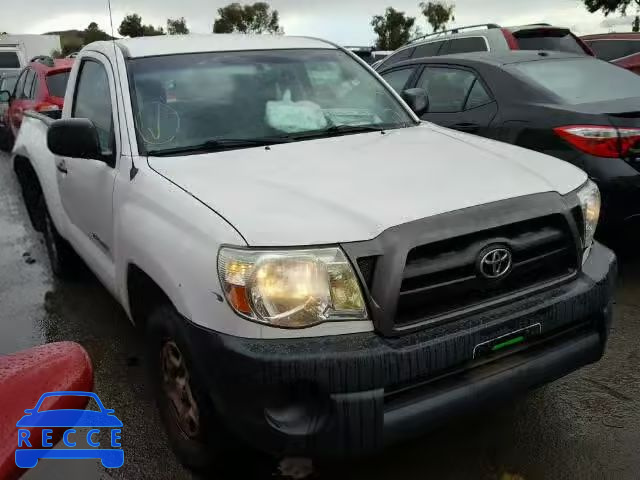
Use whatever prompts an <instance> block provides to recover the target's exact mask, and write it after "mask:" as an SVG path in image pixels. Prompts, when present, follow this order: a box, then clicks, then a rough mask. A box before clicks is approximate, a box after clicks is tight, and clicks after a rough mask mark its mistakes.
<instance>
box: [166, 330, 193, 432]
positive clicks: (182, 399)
mask: <svg viewBox="0 0 640 480" xmlns="http://www.w3.org/2000/svg"><path fill="white" fill-rule="evenodd" d="M160 363H161V366H162V384H163V389H164V392H165V395H166V396H167V398H168V400H169V403H170V405H171V410H172V412H173V414H174V417H175V420H176V423H177V424H178V427H180V430H182V432H183V433H184V434H185V435H186V436H187V437H189V438H195V437H197V436H198V434H199V433H200V414H199V410H198V404H197V403H196V400H195V398H194V396H193V392H192V391H191V384H190V376H189V370H188V368H187V364H186V362H185V359H184V356H183V355H182V352H180V349H179V348H178V345H176V343H175V342H174V341H172V340H168V341H166V342H165V343H164V345H163V346H162V351H161V354H160Z"/></svg>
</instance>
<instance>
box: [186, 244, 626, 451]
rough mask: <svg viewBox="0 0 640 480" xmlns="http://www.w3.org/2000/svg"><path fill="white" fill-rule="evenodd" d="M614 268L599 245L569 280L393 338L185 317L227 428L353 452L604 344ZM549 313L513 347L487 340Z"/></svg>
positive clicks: (593, 353) (576, 361)
mask: <svg viewBox="0 0 640 480" xmlns="http://www.w3.org/2000/svg"><path fill="white" fill-rule="evenodd" d="M615 277H616V260H615V256H614V255H613V253H612V252H611V251H610V250H608V249H606V248H605V247H603V246H601V245H599V244H596V245H595V246H594V248H593V250H592V253H591V255H590V257H589V259H588V260H587V262H586V263H585V265H584V267H583V269H582V271H581V272H580V274H579V275H578V276H577V277H576V278H575V279H574V280H572V281H570V282H569V283H565V284H563V285H560V286H557V287H554V288H552V289H550V290H547V291H544V292H541V293H538V294H536V295H534V296H531V297H529V298H525V299H521V300H519V301H516V302H513V303H511V304H507V305H503V306H501V307H497V308H494V309H491V310H486V311H484V312H481V313H477V314H474V315H472V316H469V317H465V318H462V319H459V320H456V321H452V322H450V323H448V324H444V325H438V326H436V327H433V328H428V329H424V330H421V331H417V332H414V333H411V334H407V335H404V336H400V337H395V338H387V337H381V336H379V335H377V334H376V333H366V334H354V335H344V336H334V337H320V338H301V339H286V340H256V339H243V338H238V337H231V336H228V335H223V334H219V333H215V332H211V331H209V330H204V329H202V328H200V327H197V326H195V325H193V324H190V323H186V324H185V325H186V326H185V328H186V333H187V335H186V338H187V339H188V341H189V343H190V348H191V354H192V358H195V359H198V361H197V362H196V364H195V365H194V366H193V367H194V368H195V369H196V371H197V375H198V377H199V378H200V379H203V380H204V382H205V385H206V388H207V391H208V392H209V394H210V397H211V399H212V401H213V403H214V405H215V407H216V409H217V411H218V412H219V414H220V415H221V418H222V419H223V421H224V422H225V423H226V425H227V427H228V428H229V429H230V430H231V431H232V432H233V433H234V434H236V435H238V436H239V437H240V438H242V439H243V440H244V441H245V442H247V443H248V444H250V445H252V446H253V447H255V448H258V449H261V450H265V451H268V452H270V453H272V454H277V455H307V456H352V455H361V454H367V453H371V452H373V451H375V450H377V449H380V448H382V447H384V446H386V445H388V444H391V443H394V442H396V441H399V440H402V439H405V438H408V437H411V436H413V435H418V434H420V433H423V432H425V431H427V430H428V429H430V428H433V427H434V426H436V425H437V424H439V423H442V422H443V421H446V420H447V419H449V418H451V417H454V416H457V415H461V414H464V413H466V412H469V411H471V410H475V409H476V408H477V407H478V406H480V405H483V404H491V403H495V402H497V401H500V400H501V399H504V398H506V397H507V398H508V397H512V396H514V395H516V394H518V393H520V392H524V391H526V390H528V389H530V388H533V387H536V386H539V385H541V384H544V383H547V382H550V381H552V380H555V379H557V378H559V377H561V376H563V375H566V374H567V373H569V372H571V371H573V370H576V369H578V368H580V367H581V366H583V365H586V364H589V363H592V362H595V361H597V360H598V359H599V358H600V357H601V356H602V354H603V352H604V349H605V345H606V341H607V336H608V331H609V326H610V323H611V303H612V294H613V288H614V283H615ZM537 324H540V330H541V333H540V335H538V336H535V337H533V338H531V339H530V341H527V342H526V343H524V344H522V345H521V346H519V347H514V348H513V349H511V350H507V351H506V352H505V353H494V354H491V355H489V356H486V357H481V358H477V356H476V358H474V349H475V347H476V346H477V345H479V344H481V343H482V342H485V341H487V340H490V339H494V338H497V337H500V336H502V335H505V334H508V333H510V332H513V331H516V330H521V329H526V328H530V327H531V326H534V325H537Z"/></svg>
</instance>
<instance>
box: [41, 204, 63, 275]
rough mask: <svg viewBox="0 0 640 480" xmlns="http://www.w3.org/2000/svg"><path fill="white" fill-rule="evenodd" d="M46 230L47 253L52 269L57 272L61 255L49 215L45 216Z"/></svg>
mask: <svg viewBox="0 0 640 480" xmlns="http://www.w3.org/2000/svg"><path fill="white" fill-rule="evenodd" d="M44 230H45V235H44V236H45V242H46V244H47V253H48V254H49V260H50V261H51V268H53V270H54V271H55V270H56V269H57V268H58V264H59V263H58V262H59V259H60V253H59V252H58V246H57V245H56V242H55V240H54V238H55V237H54V232H53V225H52V223H51V217H49V215H48V214H47V213H45V215H44Z"/></svg>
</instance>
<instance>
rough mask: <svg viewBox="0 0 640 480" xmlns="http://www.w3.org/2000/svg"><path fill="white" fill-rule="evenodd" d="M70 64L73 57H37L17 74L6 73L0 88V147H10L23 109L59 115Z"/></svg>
mask: <svg viewBox="0 0 640 480" xmlns="http://www.w3.org/2000/svg"><path fill="white" fill-rule="evenodd" d="M72 65H73V59H56V60H54V59H52V58H51V57H46V56H39V57H35V58H33V59H32V60H31V62H30V63H29V64H28V65H27V66H26V67H25V68H24V69H23V70H22V71H21V72H19V75H17V74H16V73H13V74H7V75H8V76H7V79H9V78H10V79H11V80H10V81H9V80H7V82H6V87H7V88H0V115H2V117H1V118H0V139H2V140H1V141H0V148H3V149H5V150H6V149H9V148H11V146H12V145H13V140H14V139H15V137H16V136H17V135H18V130H19V129H20V125H21V124H22V119H23V117H24V113H25V112H27V111H35V112H39V113H43V114H45V115H49V116H51V117H52V118H58V117H59V116H60V114H61V113H62V106H63V104H64V94H65V91H66V88H67V81H68V80H69V72H70V71H71V67H72ZM16 75H17V76H16ZM0 86H2V84H1V83H0Z"/></svg>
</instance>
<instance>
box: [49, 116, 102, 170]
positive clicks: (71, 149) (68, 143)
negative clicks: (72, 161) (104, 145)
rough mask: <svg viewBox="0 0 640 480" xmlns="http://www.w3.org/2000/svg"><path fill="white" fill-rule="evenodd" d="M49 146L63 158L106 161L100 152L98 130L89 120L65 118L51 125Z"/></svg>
mask: <svg viewBox="0 0 640 480" xmlns="http://www.w3.org/2000/svg"><path fill="white" fill-rule="evenodd" d="M47 146H48V147H49V150H51V151H52V152H53V153H54V154H55V155H59V156H61V157H73V158H88V159H92V160H100V161H105V158H104V155H102V153H101V150H100V141H99V139H98V130H97V129H96V127H95V125H94V124H93V122H92V121H91V120H89V119H87V118H65V119H63V120H56V121H54V122H53V123H51V125H49V130H48V132H47Z"/></svg>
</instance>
